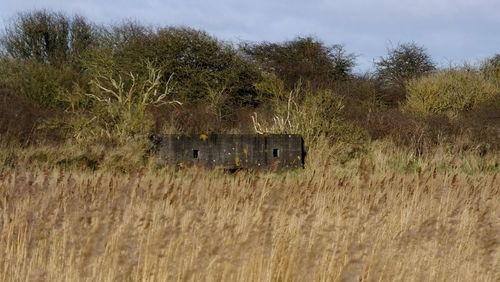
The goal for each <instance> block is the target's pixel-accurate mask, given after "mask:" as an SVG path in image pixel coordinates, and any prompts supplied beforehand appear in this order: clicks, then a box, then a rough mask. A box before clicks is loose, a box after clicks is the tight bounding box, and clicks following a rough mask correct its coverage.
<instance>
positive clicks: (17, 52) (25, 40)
mask: <svg viewBox="0 0 500 282" xmlns="http://www.w3.org/2000/svg"><path fill="white" fill-rule="evenodd" d="M93 43H94V30H93V27H92V26H91V25H90V24H89V23H88V22H87V20H86V19H85V18H83V17H81V16H74V17H68V16H66V15H64V14H62V13H56V12H48V11H45V10H37V11H34V12H27V13H19V14H18V15H17V17H16V18H14V20H13V21H12V23H11V24H10V25H9V26H7V28H6V30H5V32H4V34H3V36H2V38H1V40H0V44H1V45H2V47H3V48H4V49H5V51H6V52H7V54H8V55H9V56H10V57H11V58H15V59H32V60H35V61H37V62H42V63H47V64H50V65H52V66H62V65H63V64H65V63H67V62H68V61H72V60H74V59H75V58H76V57H77V56H79V55H80V54H81V53H82V52H84V50H85V49H86V48H88V47H89V46H90V45H92V44H93Z"/></svg>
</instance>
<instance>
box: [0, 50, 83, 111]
mask: <svg viewBox="0 0 500 282" xmlns="http://www.w3.org/2000/svg"><path fill="white" fill-rule="evenodd" d="M77 75H78V74H75V73H74V72H73V71H72V70H71V69H66V68H62V69H60V68H56V67H53V66H50V65H47V64H44V63H41V62H38V61H35V60H12V59H6V58H3V59H1V63H0V82H1V84H3V86H4V87H5V88H6V89H8V90H9V91H10V92H11V93H15V94H16V95H22V96H24V97H27V98H29V99H30V100H32V101H33V102H35V103H36V104H38V105H40V106H42V107H46V108H50V107H63V106H64V104H65V103H64V102H63V100H64V96H65V95H66V93H67V91H69V90H71V89H72V88H73V87H74V86H75V84H74V83H75V81H78V78H77V77H76V76H77Z"/></svg>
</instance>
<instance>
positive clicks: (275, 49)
mask: <svg viewBox="0 0 500 282" xmlns="http://www.w3.org/2000/svg"><path fill="white" fill-rule="evenodd" d="M241 49H242V50H243V52H244V53H245V54H247V55H248V56H250V57H251V58H252V59H253V60H255V61H256V62H257V63H258V64H259V65H260V66H261V68H262V69H263V70H265V71H267V72H273V73H275V74H276V75H277V76H278V77H279V78H280V79H282V80H283V81H284V82H285V86H286V87H287V88H293V87H294V86H295V85H296V84H297V83H298V82H299V81H300V80H302V81H304V82H308V83H310V84H311V85H312V86H313V87H324V86H328V85H329V84H330V83H332V82H333V81H338V80H345V79H347V78H348V77H349V76H350V75H351V72H352V69H353V67H354V65H355V56H354V55H353V54H350V53H347V52H346V51H345V49H344V47H343V46H342V45H332V46H327V45H325V44H324V43H323V42H321V41H319V40H317V39H315V38H312V37H298V38H296V39H294V40H291V41H287V42H284V43H269V42H263V43H257V44H243V46H241Z"/></svg>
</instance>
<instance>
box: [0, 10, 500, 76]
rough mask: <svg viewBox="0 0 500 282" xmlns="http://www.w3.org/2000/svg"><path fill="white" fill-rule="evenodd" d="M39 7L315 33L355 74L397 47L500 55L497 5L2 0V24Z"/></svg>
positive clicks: (445, 56)
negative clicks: (342, 49) (341, 48)
mask: <svg viewBox="0 0 500 282" xmlns="http://www.w3.org/2000/svg"><path fill="white" fill-rule="evenodd" d="M39 8H47V9H50V10H55V11H63V12H67V13H79V14H82V15H84V16H86V17H88V18H89V19H91V20H93V21H96V22H98V23H117V22H119V21H120V20H122V19H125V18H128V19H137V20H139V21H141V22H143V23H145V24H153V25H184V26H191V27H195V28H200V29H204V30H207V31H208V32H210V33H211V34H214V35H216V36H218V37H220V38H222V39H224V40H230V41H240V40H250V41H260V40H267V41H283V40H288V39H291V38H293V37H295V36H297V35H315V36H316V37H318V38H320V39H322V40H323V41H325V42H327V43H329V44H333V43H343V44H345V45H346V48H347V49H348V50H350V51H352V52H355V53H356V54H358V55H359V57H358V63H359V68H358V70H367V69H369V68H370V67H371V66H372V62H373V59H374V58H377V57H379V56H382V55H384V54H385V52H386V48H387V47H388V46H390V45H391V44H396V43H398V42H406V41H415V42H417V43H419V44H422V45H424V46H426V47H427V48H428V50H429V51H430V52H431V54H432V55H433V57H434V58H435V60H436V61H437V62H439V63H441V64H448V63H449V62H450V61H451V62H462V61H464V60H469V61H475V60H480V59H483V58H485V57H487V56H490V55H492V54H494V53H498V52H500V31H498V27H499V26H500V1H498V0H478V1H473V0H470V1H469V0H379V1H367V0H310V1H303V0H301V1H298V0H289V1H285V0H267V1H266V0H254V1H231V0H212V1H201V0H184V1H162V0H142V1H141V0H122V1H117V0H115V1H105V0H101V1H97V0H73V1H56V0H45V1H36V0H23V1H19V0H18V1H12V0H0V16H1V17H2V18H3V19H7V18H9V17H12V16H13V15H14V14H15V13H16V12H18V11H26V10H32V9H39Z"/></svg>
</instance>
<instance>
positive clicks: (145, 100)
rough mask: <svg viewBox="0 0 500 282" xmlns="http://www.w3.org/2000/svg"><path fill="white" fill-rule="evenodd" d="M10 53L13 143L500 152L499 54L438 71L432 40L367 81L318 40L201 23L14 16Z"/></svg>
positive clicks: (5, 67) (2, 128)
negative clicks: (192, 140) (287, 144)
mask: <svg viewBox="0 0 500 282" xmlns="http://www.w3.org/2000/svg"><path fill="white" fill-rule="evenodd" d="M0 51H1V52H0V89H5V91H1V92H0V99H1V100H0V102H1V103H0V110H1V113H0V133H1V134H2V139H4V140H5V139H10V140H18V141H21V142H23V143H30V142H32V141H34V140H35V139H37V140H38V139H39V140H40V141H42V142H43V141H47V140H61V139H64V138H65V140H70V141H75V140H77V141H83V142H78V143H79V144H87V145H88V144H92V145H93V144H96V143H97V142H96V141H104V142H103V144H104V145H106V144H107V145H109V144H113V145H120V144H124V143H128V142H129V141H130V140H131V138H132V140H137V138H143V137H144V136H145V135H146V134H148V133H151V132H154V133H160V134H161V133H195V132H219V133H221V132H224V133H250V132H258V133H270V132H271V133H298V134H302V135H303V136H304V138H305V139H306V141H307V143H308V144H315V143H316V142H317V141H318V140H323V141H324V140H328V142H331V143H333V142H335V143H336V144H337V145H338V146H337V149H338V152H339V153H338V156H337V157H338V159H339V160H340V159H342V160H343V161H341V162H344V161H347V160H349V159H351V158H352V156H354V155H356V154H358V153H359V152H362V151H363V150H364V148H366V147H367V146H366V145H367V144H368V141H369V140H377V139H390V140H391V141H392V142H393V143H394V144H397V145H399V146H403V147H408V148H410V149H411V150H413V152H415V153H417V154H419V155H421V154H425V153H426V152H430V151H432V149H433V148H434V147H438V146H439V145H440V144H451V147H456V148H459V149H460V150H461V148H466V149H467V150H472V149H474V150H480V151H481V152H488V151H491V150H498V149H500V148H499V147H498V145H497V144H500V141H499V140H500V128H499V124H500V117H499V115H498V113H499V112H500V91H499V89H500V71H499V70H500V56H499V55H495V56H493V57H491V58H489V59H488V60H486V61H484V62H483V63H482V64H481V65H480V66H479V67H478V68H477V69H476V68H474V67H469V68H466V69H465V68H464V69H449V70H436V69H435V66H434V63H433V62H432V59H431V58H430V56H429V55H428V54H427V51H426V50H425V48H424V47H422V46H418V45H416V44H414V43H409V44H400V45H398V46H397V47H396V48H393V49H389V53H388V54H387V56H386V57H382V58H380V60H379V61H377V62H376V63H375V67H376V72H374V73H371V74H370V73H368V74H364V75H360V74H353V73H352V70H353V66H354V65H355V56H354V55H353V54H351V53H348V52H347V51H346V50H345V48H344V47H343V46H341V45H330V46H328V45H326V44H324V43H323V42H321V41H319V40H317V39H315V38H312V37H298V38H296V39H293V40H290V41H286V42H282V43H268V42H261V43H244V44H241V45H240V46H239V48H236V47H235V46H234V45H233V44H231V43H228V42H223V41H221V40H219V39H217V38H215V37H214V36H211V35H210V34H208V33H206V32H204V31H201V30H196V29H191V28H184V27H182V28H179V27H149V26H144V25H142V24H140V23H138V22H134V21H126V22H123V23H120V24H117V25H113V26H97V25H94V24H92V23H89V22H87V21H86V20H85V19H84V18H82V17H79V16H72V17H68V16H66V15H63V14H60V13H52V12H47V11H34V12H30V13H21V14H19V15H18V16H17V17H16V18H14V20H13V21H12V22H11V23H10V25H7V28H6V30H5V32H4V33H3V34H2V36H1V37H0ZM5 93H8V95H7V94H5ZM174 100H175V101H179V102H182V105H180V103H177V102H176V103H174V104H175V105H177V106H172V103H168V102H173V101H174ZM403 103H404V104H403ZM10 104H11V107H10ZM400 105H402V107H400ZM54 113H55V114H54ZM456 140H460V142H458V141H456ZM323 141H322V142H323ZM459 143H460V144H459ZM456 148H455V149H456ZM478 148H481V149H478ZM341 152H342V153H341ZM340 155H342V156H340Z"/></svg>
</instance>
